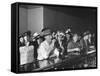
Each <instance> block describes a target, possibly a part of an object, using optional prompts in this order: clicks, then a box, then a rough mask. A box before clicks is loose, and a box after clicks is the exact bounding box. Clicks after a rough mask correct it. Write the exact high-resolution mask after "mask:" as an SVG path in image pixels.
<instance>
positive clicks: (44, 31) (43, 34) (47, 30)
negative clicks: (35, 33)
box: [41, 28, 52, 36]
mask: <svg viewBox="0 0 100 76" xmlns="http://www.w3.org/2000/svg"><path fill="white" fill-rule="evenodd" d="M51 34H52V31H51V29H49V28H44V29H42V31H41V36H47V35H51Z"/></svg>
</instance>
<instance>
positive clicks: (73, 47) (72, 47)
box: [67, 34, 80, 55]
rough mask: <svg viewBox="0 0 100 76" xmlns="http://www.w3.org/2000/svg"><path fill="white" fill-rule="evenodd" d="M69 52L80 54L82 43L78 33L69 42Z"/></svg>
mask: <svg viewBox="0 0 100 76" xmlns="http://www.w3.org/2000/svg"><path fill="white" fill-rule="evenodd" d="M67 52H68V54H74V55H79V54H80V44H79V42H78V35H77V34H74V35H73V37H72V40H71V41H70V42H69V43H68V46H67Z"/></svg>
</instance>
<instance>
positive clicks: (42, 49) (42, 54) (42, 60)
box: [37, 28, 55, 68]
mask: <svg viewBox="0 0 100 76" xmlns="http://www.w3.org/2000/svg"><path fill="white" fill-rule="evenodd" d="M42 36H44V38H45V40H44V41H43V42H42V43H41V44H40V46H39V48H38V57H37V60H39V67H40V68H41V67H45V66H48V65H49V62H48V60H47V59H48V58H49V56H50V54H51V53H52V52H53V51H54V49H55V48H54V43H55V40H52V34H51V30H50V29H48V28H44V29H43V30H42Z"/></svg>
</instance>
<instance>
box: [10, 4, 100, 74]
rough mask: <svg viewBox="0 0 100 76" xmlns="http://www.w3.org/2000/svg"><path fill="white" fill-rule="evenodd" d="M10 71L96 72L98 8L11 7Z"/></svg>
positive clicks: (61, 6)
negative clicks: (90, 70)
mask: <svg viewBox="0 0 100 76" xmlns="http://www.w3.org/2000/svg"><path fill="white" fill-rule="evenodd" d="M11 40H12V41H11V71H12V72H15V73H28V72H29V73H30V72H32V73H34V72H50V71H68V70H84V69H97V67H98V66H97V7H90V6H73V5H57V4H38V3H37V4H36V3H24V2H17V3H13V4H11Z"/></svg>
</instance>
